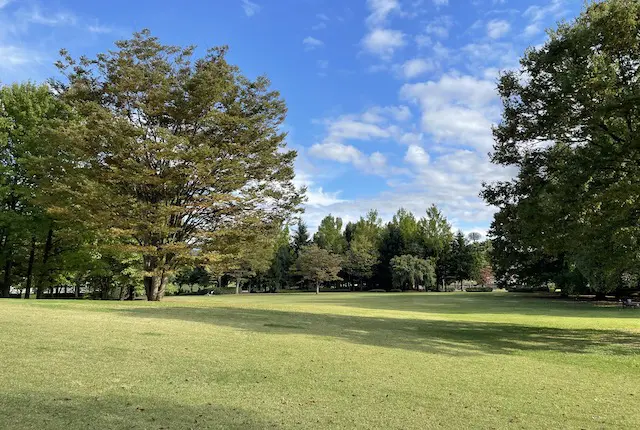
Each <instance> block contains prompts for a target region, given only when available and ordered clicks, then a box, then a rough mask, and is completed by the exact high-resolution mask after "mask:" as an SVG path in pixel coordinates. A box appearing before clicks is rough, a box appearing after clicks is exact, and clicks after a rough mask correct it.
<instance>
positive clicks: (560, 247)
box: [484, 0, 640, 293]
mask: <svg viewBox="0 0 640 430" xmlns="http://www.w3.org/2000/svg"><path fill="white" fill-rule="evenodd" d="M639 16H640V4H639V3H638V2H637V1H633V0H610V1H606V2H597V3H596V2H593V3H590V4H589V5H588V6H587V7H586V9H585V11H584V12H583V13H582V14H581V15H580V16H579V17H578V18H577V19H576V20H575V22H573V23H564V24H561V25H560V26H559V27H558V28H557V29H556V30H554V31H551V32H550V33H549V34H550V37H549V40H548V41H547V42H546V43H545V44H544V45H542V46H541V47H538V48H532V49H530V50H528V51H527V52H526V53H525V55H524V57H523V58H522V60H521V69H520V70H518V71H514V72H509V73H506V74H504V75H503V76H502V77H501V78H500V83H499V92H500V96H501V98H502V100H503V104H504V114H503V120H502V122H501V123H500V124H499V126H498V127H497V128H496V129H495V133H494V134H495V138H496V146H495V153H494V154H493V161H494V162H495V163H498V164H502V165H506V166H514V167H516V168H517V169H518V175H517V177H516V178H515V179H514V180H513V181H511V182H506V183H498V184H493V185H492V186H489V187H487V188H486V189H485V191H484V197H485V198H486V200H487V201H488V202H489V203H491V204H494V205H496V206H498V207H499V208H500V212H499V213H498V214H497V215H496V219H495V221H494V223H493V225H492V229H491V232H490V234H491V236H492V237H493V238H494V253H493V255H494V266H495V271H496V275H497V276H498V279H499V281H500V282H501V283H502V284H508V283H513V282H514V281H515V282H527V283H530V284H533V283H536V282H538V283H541V282H546V281H556V280H558V279H560V280H567V279H574V280H575V279H576V277H575V276H574V275H573V274H575V273H576V272H578V274H579V275H581V276H583V277H584V278H586V280H588V285H589V288H590V289H591V290H592V291H595V292H597V293H605V292H608V291H612V290H614V289H616V288H617V287H619V286H620V285H621V284H622V278H623V277H624V276H626V275H632V274H635V273H637V272H638V267H639V263H640V260H639V259H640V252H638V250H639V249H640V247H639V242H638V237H639V235H640V224H638V213H639V212H640V206H639V202H640V185H639V184H640V149H639V148H640V145H639V144H638V139H639V137H638V134H637V133H636V131H637V129H638V127H639V126H640V111H639V110H638V107H637V103H636V101H637V94H638V93H639V92H640V84H639V83H638V80H637V74H638V62H639V61H640V45H639V44H638V39H637V35H638V33H639V32H640V19H639V18H638V17H639ZM578 278H579V276H578ZM572 283H574V282H573V281H572ZM578 283H579V282H578ZM574 284H575V283H574Z"/></svg>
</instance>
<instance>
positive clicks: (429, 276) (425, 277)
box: [391, 255, 436, 290]
mask: <svg viewBox="0 0 640 430" xmlns="http://www.w3.org/2000/svg"><path fill="white" fill-rule="evenodd" d="M391 269H392V271H393V285H394V286H395V287H396V288H407V287H408V288H411V289H414V290H415V289H418V286H419V285H422V286H424V289H425V290H427V289H429V288H432V287H434V286H435V285H436V273H435V268H434V267H433V263H431V262H430V261H428V260H423V259H420V258H417V257H414V256H413V255H400V256H397V257H394V258H393V259H392V260H391Z"/></svg>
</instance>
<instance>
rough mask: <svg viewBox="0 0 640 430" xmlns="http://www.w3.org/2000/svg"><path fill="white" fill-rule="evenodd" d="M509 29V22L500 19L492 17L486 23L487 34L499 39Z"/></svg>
mask: <svg viewBox="0 0 640 430" xmlns="http://www.w3.org/2000/svg"><path fill="white" fill-rule="evenodd" d="M509 30H511V24H509V23H508V22H507V21H505V20H502V19H494V20H491V21H489V22H488V23H487V36H489V37H490V38H491V39H500V38H501V37H502V36H504V35H505V34H507V33H508V32H509Z"/></svg>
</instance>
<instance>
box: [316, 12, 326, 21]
mask: <svg viewBox="0 0 640 430" xmlns="http://www.w3.org/2000/svg"><path fill="white" fill-rule="evenodd" d="M316 18H318V19H319V20H321V21H329V17H328V16H327V15H325V14H324V13H318V14H316Z"/></svg>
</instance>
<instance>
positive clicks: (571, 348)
mask: <svg viewBox="0 0 640 430" xmlns="http://www.w3.org/2000/svg"><path fill="white" fill-rule="evenodd" d="M112 311H114V312H121V313H125V314H127V315H129V316H135V317H138V318H159V319H174V320H181V321H192V322H198V323H205V324H211V325H213V326H227V327H232V328H236V329H240V330H247V331H252V332H258V333H269V334H307V335H311V336H318V337H330V338H334V339H340V340H344V341H347V342H351V343H355V344H363V345H371V346H381V347H386V348H400V349H406V350H413V351H420V352H427V353H437V354H447V355H454V356H461V355H467V356H469V355H478V354H515V353H518V352H521V351H552V352H562V353H593V352H602V353H606V354H611V355H619V356H624V355H634V354H638V353H640V334H635V333H631V332H624V331H616V330H586V329H559V328H544V327H530V326H526V325H518V324H506V323H490V322H466V321H442V320H419V319H398V318H373V317H362V316H351V315H333V314H313V313H304V312H285V311H277V310H265V309H246V308H233V307H206V308H198V307H186V306H176V307H140V308H114V309H113V310H112Z"/></svg>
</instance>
